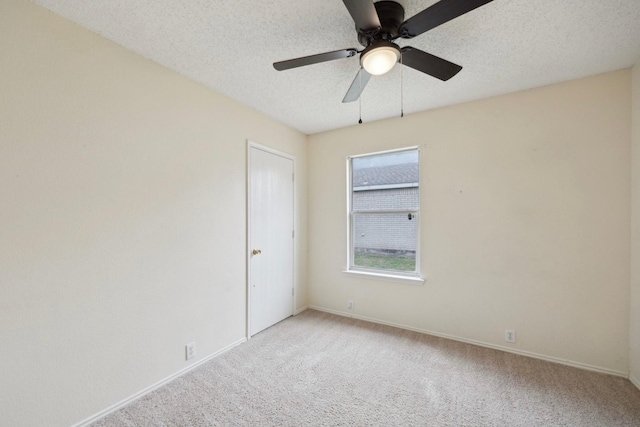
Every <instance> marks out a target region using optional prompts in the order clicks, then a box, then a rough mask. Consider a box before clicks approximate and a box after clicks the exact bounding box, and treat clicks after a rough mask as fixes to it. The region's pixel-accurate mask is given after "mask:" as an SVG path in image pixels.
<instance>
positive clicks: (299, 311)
mask: <svg viewBox="0 0 640 427" xmlns="http://www.w3.org/2000/svg"><path fill="white" fill-rule="evenodd" d="M307 308H309V306H308V305H305V306H304V307H301V308H299V309H297V310H296V311H295V312H294V313H293V315H294V316H297V315H298V314H300V313H302V312H303V311H305V310H306V309H307Z"/></svg>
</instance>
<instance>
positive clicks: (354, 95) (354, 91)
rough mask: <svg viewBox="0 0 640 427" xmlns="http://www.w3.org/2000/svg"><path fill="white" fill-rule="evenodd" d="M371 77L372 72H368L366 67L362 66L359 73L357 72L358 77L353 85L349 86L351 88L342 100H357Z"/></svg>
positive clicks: (344, 101)
mask: <svg viewBox="0 0 640 427" xmlns="http://www.w3.org/2000/svg"><path fill="white" fill-rule="evenodd" d="M370 78H371V74H369V73H367V72H366V70H365V69H364V68H360V71H358V74H356V78H355V79H353V82H352V83H351V86H349V90H348V91H347V94H346V95H345V96H344V99H343V100H342V102H343V103H346V102H353V101H357V100H358V98H360V95H361V94H362V91H363V90H364V87H365V86H366V85H367V83H368V82H369V79H370Z"/></svg>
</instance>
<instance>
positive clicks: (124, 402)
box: [72, 338, 247, 427]
mask: <svg viewBox="0 0 640 427" xmlns="http://www.w3.org/2000/svg"><path fill="white" fill-rule="evenodd" d="M246 341H247V339H246V338H242V339H239V340H238V341H236V342H234V343H231V344H229V345H228V346H226V347H224V348H222V349H220V350H218V351H216V352H215V353H213V354H210V355H209V356H207V357H205V358H204V359H202V360H199V361H198V362H196V363H194V364H193V365H189V366H187V367H186V368H184V369H181V370H179V371H178V372H176V373H175V374H173V375H170V376H168V377H167V378H165V379H163V380H160V381H158V382H157V383H155V384H153V385H151V386H149V387H147V388H145V389H143V390H141V391H139V392H137V393H135V394H133V395H131V396H129V397H127V398H126V399H124V400H121V401H120V402H118V403H116V404H115V405H112V406H109V407H108V408H106V409H104V410H102V411H100V412H98V413H97V414H94V415H92V416H90V417H89V418H86V419H85V420H83V421H80V422H79V423H77V424H74V425H73V426H72V427H86V426H88V425H89V424H91V423H94V422H96V421H98V420H99V419H101V418H103V417H106V416H107V415H109V414H110V413H112V412H114V411H117V410H118V409H120V408H122V407H124V406H126V405H128V404H130V403H132V402H134V401H135V400H138V399H140V398H141V397H142V396H144V395H146V394H148V393H151V392H152V391H154V390H155V389H157V388H159V387H162V386H163V385H165V384H167V383H169V382H171V381H173V380H174V379H176V378H178V377H180V376H182V375H184V374H186V373H187V372H189V371H191V370H193V369H195V368H197V367H198V366H200V365H202V364H203V363H205V362H208V361H209V360H211V359H214V358H216V357H218V356H220V355H221V354H223V353H226V352H227V351H229V350H231V349H232V348H234V347H237V346H239V345H240V344H242V343H244V342H246Z"/></svg>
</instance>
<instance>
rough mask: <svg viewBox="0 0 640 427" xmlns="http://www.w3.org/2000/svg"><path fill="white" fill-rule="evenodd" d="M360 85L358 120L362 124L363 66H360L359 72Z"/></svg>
mask: <svg viewBox="0 0 640 427" xmlns="http://www.w3.org/2000/svg"><path fill="white" fill-rule="evenodd" d="M358 85H359V86H360V96H358V107H359V108H360V120H358V124H362V67H360V72H359V73H358Z"/></svg>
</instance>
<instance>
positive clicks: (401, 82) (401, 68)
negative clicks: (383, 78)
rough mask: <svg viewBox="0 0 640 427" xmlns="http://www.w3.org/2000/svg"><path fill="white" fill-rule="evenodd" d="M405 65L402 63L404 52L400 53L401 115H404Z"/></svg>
mask: <svg viewBox="0 0 640 427" xmlns="http://www.w3.org/2000/svg"><path fill="white" fill-rule="evenodd" d="M403 76H404V65H403V63H402V53H400V117H404V80H403Z"/></svg>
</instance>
